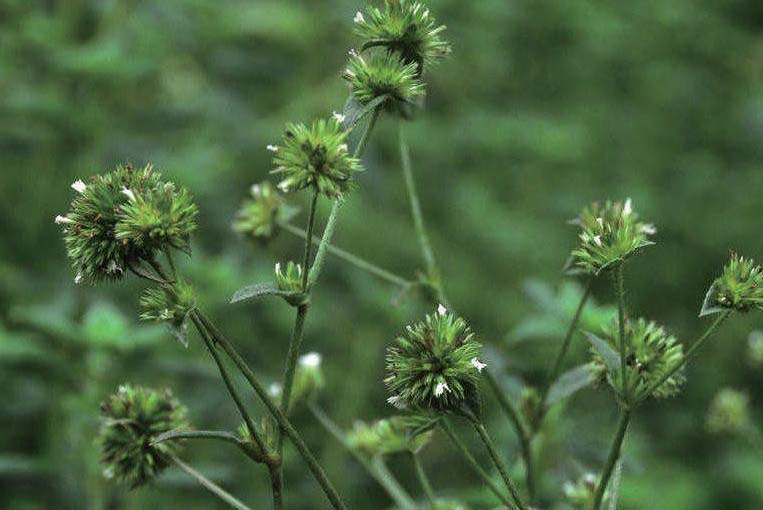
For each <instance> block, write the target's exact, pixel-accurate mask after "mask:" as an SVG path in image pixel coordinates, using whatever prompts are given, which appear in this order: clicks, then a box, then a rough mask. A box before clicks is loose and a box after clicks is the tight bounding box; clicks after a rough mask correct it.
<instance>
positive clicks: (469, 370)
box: [384, 305, 485, 412]
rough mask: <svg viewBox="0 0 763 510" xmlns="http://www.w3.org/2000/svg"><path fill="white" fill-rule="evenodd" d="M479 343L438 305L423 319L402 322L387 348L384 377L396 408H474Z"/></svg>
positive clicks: (480, 366) (480, 367) (462, 323)
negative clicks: (397, 333)
mask: <svg viewBox="0 0 763 510" xmlns="http://www.w3.org/2000/svg"><path fill="white" fill-rule="evenodd" d="M481 348H482V346H481V345H480V344H479V343H478V342H477V341H476V340H475V339H474V334H473V333H472V331H471V330H470V329H469V327H468V326H467V324H466V321H465V320H464V319H462V318H460V317H458V316H456V315H455V314H453V313H451V312H449V311H448V310H447V309H446V308H445V306H443V305H440V306H438V308H437V310H436V312H435V313H433V314H431V315H427V316H426V317H425V318H424V320H423V321H421V322H418V323H416V324H413V325H411V326H408V327H406V329H405V332H404V333H403V334H402V335H400V336H399V337H398V338H397V339H396V340H395V342H394V343H393V345H392V346H390V347H389V348H388V349H387V375H386V377H385V379H384V382H385V384H386V385H387V389H388V390H389V392H390V394H391V396H390V398H389V399H388V402H389V403H391V404H392V405H394V406H396V407H401V406H402V407H410V408H413V409H431V410H435V411H443V412H444V411H459V410H460V409H462V408H463V407H462V406H464V405H465V406H468V408H470V409H475V410H476V408H477V407H478V403H479V390H478V383H479V377H480V373H481V372H482V370H483V369H484V368H485V364H484V363H482V362H481V361H480V360H479V354H480V351H481Z"/></svg>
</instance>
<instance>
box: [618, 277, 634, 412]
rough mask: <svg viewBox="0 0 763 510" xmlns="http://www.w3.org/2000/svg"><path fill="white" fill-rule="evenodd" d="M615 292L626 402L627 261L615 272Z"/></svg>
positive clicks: (627, 393) (621, 370) (621, 368)
mask: <svg viewBox="0 0 763 510" xmlns="http://www.w3.org/2000/svg"><path fill="white" fill-rule="evenodd" d="M615 293H616V294H617V326H618V340H619V342H620V377H621V381H622V388H621V390H622V392H623V393H622V394H623V398H624V399H625V401H626V402H628V401H629V399H630V396H629V393H630V389H629V387H628V380H627V376H628V369H627V362H628V351H627V346H626V345H625V263H621V264H620V265H619V266H617V272H616V273H615Z"/></svg>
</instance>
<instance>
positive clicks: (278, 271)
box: [276, 262, 281, 274]
mask: <svg viewBox="0 0 763 510" xmlns="http://www.w3.org/2000/svg"><path fill="white" fill-rule="evenodd" d="M276 274H281V263H280V262H276Z"/></svg>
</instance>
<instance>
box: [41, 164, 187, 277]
mask: <svg viewBox="0 0 763 510" xmlns="http://www.w3.org/2000/svg"><path fill="white" fill-rule="evenodd" d="M72 188H73V189H74V190H75V191H76V192H77V196H76V197H75V198H74V200H73V201H72V203H71V210H70V211H69V213H68V214H67V215H66V216H57V217H56V219H55V222H56V223H57V224H59V225H61V226H62V227H63V230H64V242H65V244H66V250H67V254H68V256H69V258H70V259H71V261H72V266H73V267H74V270H75V271H76V273H77V277H76V278H75V282H77V283H79V282H88V283H97V282H100V281H109V280H118V279H120V278H121V277H122V276H124V274H125V272H126V270H127V268H128V265H129V264H130V263H134V262H138V261H140V260H149V259H151V258H153V256H154V253H155V252H156V250H158V249H160V248H163V247H173V248H180V249H187V248H188V238H189V235H190V233H191V232H192V231H193V230H194V229H195V228H196V223H195V218H196V214H197V210H196V206H195V205H194V204H193V202H192V201H191V199H190V195H189V194H188V193H187V192H186V191H185V190H182V189H178V188H176V187H175V185H173V184H172V183H168V182H164V181H162V180H161V175H160V174H159V173H158V172H155V171H154V170H153V168H152V167H151V165H147V166H145V167H144V168H142V169H137V170H136V169H134V168H132V167H131V166H129V165H127V166H119V167H117V168H116V169H115V170H114V171H112V172H108V173H106V174H102V175H96V176H93V177H92V178H90V179H89V181H88V182H87V183H85V182H83V181H81V180H78V181H76V182H75V183H74V184H72Z"/></svg>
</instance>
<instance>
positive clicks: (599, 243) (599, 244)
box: [593, 236, 601, 246]
mask: <svg viewBox="0 0 763 510" xmlns="http://www.w3.org/2000/svg"><path fill="white" fill-rule="evenodd" d="M593 242H594V243H596V246H601V236H593Z"/></svg>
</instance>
